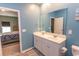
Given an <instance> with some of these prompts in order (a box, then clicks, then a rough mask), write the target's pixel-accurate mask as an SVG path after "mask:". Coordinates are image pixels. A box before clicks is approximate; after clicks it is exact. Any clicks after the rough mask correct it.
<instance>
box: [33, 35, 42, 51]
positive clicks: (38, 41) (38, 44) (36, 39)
mask: <svg viewBox="0 0 79 59" xmlns="http://www.w3.org/2000/svg"><path fill="white" fill-rule="evenodd" d="M34 46H35V47H36V48H37V49H38V50H39V51H41V38H40V37H38V36H35V37H34Z"/></svg>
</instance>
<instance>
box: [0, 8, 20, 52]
mask: <svg viewBox="0 0 79 59" xmlns="http://www.w3.org/2000/svg"><path fill="white" fill-rule="evenodd" d="M0 9H7V10H11V11H14V12H18V25H19V40H20V52H22V37H21V36H22V33H21V22H20V21H21V19H20V11H19V10H16V9H12V8H6V7H0Z"/></svg>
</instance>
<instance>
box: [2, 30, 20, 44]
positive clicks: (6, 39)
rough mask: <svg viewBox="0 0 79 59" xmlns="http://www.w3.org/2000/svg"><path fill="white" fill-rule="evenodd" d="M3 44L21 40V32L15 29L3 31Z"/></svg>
mask: <svg viewBox="0 0 79 59" xmlns="http://www.w3.org/2000/svg"><path fill="white" fill-rule="evenodd" d="M1 42H2V45H5V44H10V43H13V42H19V32H18V31H14V32H10V33H3V34H2V36H1Z"/></svg>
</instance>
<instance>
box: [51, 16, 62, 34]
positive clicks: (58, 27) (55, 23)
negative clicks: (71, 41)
mask: <svg viewBox="0 0 79 59" xmlns="http://www.w3.org/2000/svg"><path fill="white" fill-rule="evenodd" d="M51 32H52V33H57V34H63V17H57V18H51Z"/></svg>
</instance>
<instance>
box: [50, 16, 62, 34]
mask: <svg viewBox="0 0 79 59" xmlns="http://www.w3.org/2000/svg"><path fill="white" fill-rule="evenodd" d="M61 17H62V16H61ZM51 18H59V17H50V27H51ZM62 18H63V19H64V17H62ZM50 31H51V28H50ZM62 34H64V21H63V33H62Z"/></svg>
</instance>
